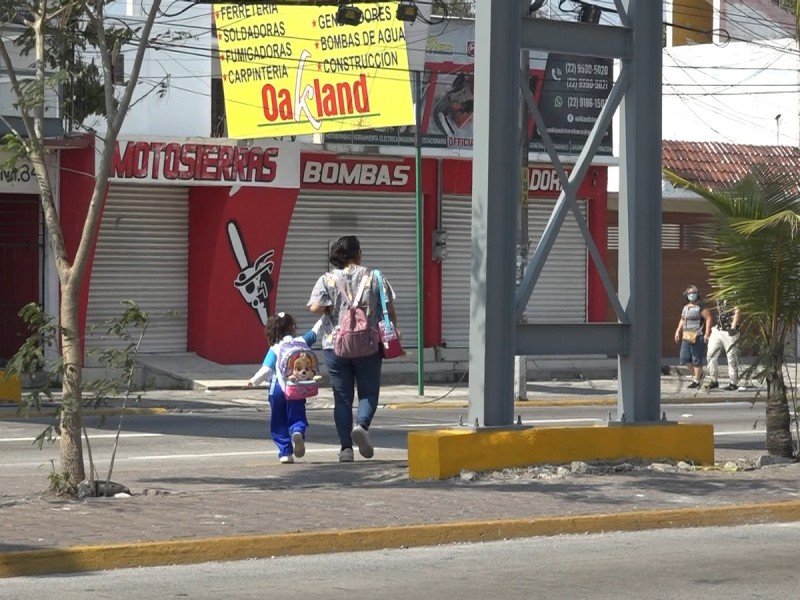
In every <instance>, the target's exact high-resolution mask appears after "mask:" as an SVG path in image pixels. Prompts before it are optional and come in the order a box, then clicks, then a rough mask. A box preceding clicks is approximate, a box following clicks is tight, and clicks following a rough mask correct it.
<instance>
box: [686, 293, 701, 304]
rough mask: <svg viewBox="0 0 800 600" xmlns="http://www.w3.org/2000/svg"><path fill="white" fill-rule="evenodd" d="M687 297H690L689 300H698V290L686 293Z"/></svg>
mask: <svg viewBox="0 0 800 600" xmlns="http://www.w3.org/2000/svg"><path fill="white" fill-rule="evenodd" d="M686 297H687V298H688V299H689V302H696V301H697V298H699V295H698V293H697V292H690V293H688V294H686Z"/></svg>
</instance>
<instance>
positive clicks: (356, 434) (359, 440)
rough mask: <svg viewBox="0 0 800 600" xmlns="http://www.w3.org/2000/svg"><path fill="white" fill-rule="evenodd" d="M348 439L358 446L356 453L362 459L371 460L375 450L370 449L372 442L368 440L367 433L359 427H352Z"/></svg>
mask: <svg viewBox="0 0 800 600" xmlns="http://www.w3.org/2000/svg"><path fill="white" fill-rule="evenodd" d="M350 439H352V440H353V443H354V444H355V445H356V446H358V453H359V454H360V455H361V456H363V457H364V458H372V457H373V456H375V448H373V447H372V442H371V441H370V439H369V432H368V431H367V430H366V429H364V428H363V427H362V426H361V425H356V426H355V427H353V431H351V432H350Z"/></svg>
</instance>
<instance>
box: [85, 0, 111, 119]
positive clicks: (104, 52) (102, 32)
mask: <svg viewBox="0 0 800 600" xmlns="http://www.w3.org/2000/svg"><path fill="white" fill-rule="evenodd" d="M104 7H105V4H104V3H103V2H97V4H96V5H95V10H94V11H92V10H87V14H88V15H89V18H90V19H91V21H92V24H93V25H94V30H95V33H96V34H97V50H98V52H99V53H100V62H101V64H102V65H103V84H104V85H103V92H104V95H105V104H106V120H108V119H110V118H112V117H113V116H115V113H116V110H115V108H114V80H113V77H112V69H113V67H114V65H113V64H112V63H111V51H110V50H109V48H108V40H107V39H106V23H105V18H104V16H103V10H104ZM87 9H88V5H87Z"/></svg>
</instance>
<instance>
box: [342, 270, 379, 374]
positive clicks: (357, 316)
mask: <svg viewBox="0 0 800 600" xmlns="http://www.w3.org/2000/svg"><path fill="white" fill-rule="evenodd" d="M333 279H334V280H335V281H336V289H338V290H339V293H340V294H341V295H342V296H343V297H344V298H345V300H346V301H347V304H348V306H347V307H346V308H344V309H343V310H344V312H343V314H342V315H341V319H340V324H339V328H338V329H337V330H336V337H335V338H334V340H333V353H334V354H335V355H336V356H339V357H341V358H362V357H364V356H372V355H373V354H375V353H376V352H378V350H379V349H380V344H379V340H378V330H377V329H375V328H374V327H370V326H369V308H367V310H364V309H363V308H362V307H361V298H362V297H363V296H364V290H365V289H366V287H367V284H368V283H369V282H370V280H371V279H372V275H371V274H365V275H364V276H363V277H362V278H361V284H360V285H359V286H358V293H357V294H356V295H355V297H353V298H351V297H350V293H349V290H348V289H347V285H346V284H345V281H344V280H343V279H342V278H341V277H338V276H335V275H334V277H333Z"/></svg>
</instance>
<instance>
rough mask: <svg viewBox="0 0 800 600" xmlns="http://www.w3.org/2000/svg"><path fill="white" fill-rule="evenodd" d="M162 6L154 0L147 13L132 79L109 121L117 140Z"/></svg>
mask: <svg viewBox="0 0 800 600" xmlns="http://www.w3.org/2000/svg"><path fill="white" fill-rule="evenodd" d="M160 8H161V0H153V4H152V5H151V6H150V13H149V14H148V15H147V20H146V21H145V23H144V28H143V29H142V35H141V36H140V42H139V47H138V48H137V49H136V56H135V57H134V59H133V66H132V67H131V76H130V79H128V83H127V84H126V85H125V91H124V92H123V93H122V98H120V100H119V107H118V109H117V114H116V115H114V121H113V123H109V131H110V133H109V137H111V136H113V139H114V140H115V141H116V139H117V137H116V136H117V134H118V133H119V130H120V129H121V128H122V121H123V120H124V119H125V115H126V114H127V112H128V108H130V103H131V98H132V97H133V91H134V89H136V85H137V83H138V82H139V73H140V72H141V70H142V62H143V61H144V54H145V52H146V51H147V47H148V45H149V43H150V33H151V32H152V31H153V23H154V22H155V20H156V15H157V14H158V12H159V9H160Z"/></svg>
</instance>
